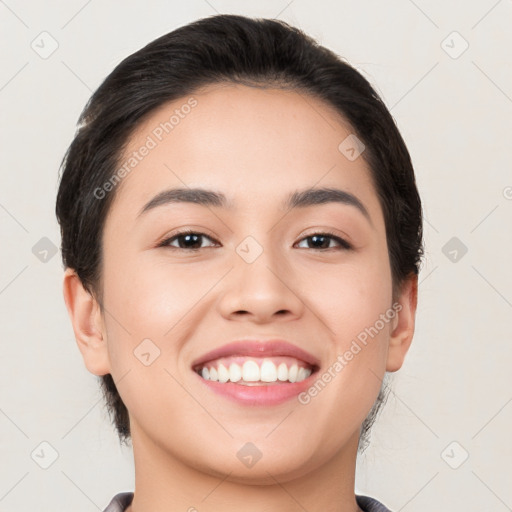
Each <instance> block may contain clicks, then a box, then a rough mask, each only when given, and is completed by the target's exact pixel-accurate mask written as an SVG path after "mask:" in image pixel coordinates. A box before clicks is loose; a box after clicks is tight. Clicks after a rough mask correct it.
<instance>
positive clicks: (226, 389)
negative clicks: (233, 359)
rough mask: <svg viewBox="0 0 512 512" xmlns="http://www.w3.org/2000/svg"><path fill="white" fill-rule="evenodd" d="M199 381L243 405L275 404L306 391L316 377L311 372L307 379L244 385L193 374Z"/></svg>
mask: <svg viewBox="0 0 512 512" xmlns="http://www.w3.org/2000/svg"><path fill="white" fill-rule="evenodd" d="M195 375H196V376H197V378H198V379H200V380H201V382H202V383H203V384H204V385H206V386H208V387H209V388H210V389H211V390H212V391H214V392H215V393H218V394H219V395H222V396H225V397H227V398H230V399H231V400H234V401H236V402H238V403H240V404H243V405H251V406H254V405H277V404H280V403H282V402H285V401H286V400H290V399H291V398H294V397H296V396H297V395H298V394H299V393H302V392H303V391H306V389H307V388H308V387H309V386H311V384H312V382H313V380H312V379H316V373H312V374H311V375H310V376H309V377H308V378H307V379H304V380H301V381H300V382H293V383H292V382H289V383H286V384H285V383H283V384H271V385H268V386H266V385H261V386H244V385H241V384H236V383H234V382H225V383H221V382H215V381H211V380H205V379H203V378H202V377H201V376H200V375H199V374H197V373H196V374H195Z"/></svg>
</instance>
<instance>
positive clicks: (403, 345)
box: [386, 274, 418, 372]
mask: <svg viewBox="0 0 512 512" xmlns="http://www.w3.org/2000/svg"><path fill="white" fill-rule="evenodd" d="M398 302H399V303H400V308H399V309H400V311H398V312H397V314H396V315H397V316H396V317H395V319H394V322H393V330H392V332H391V334H390V340H389V348H388V356H387V362H386V371H388V372H396V371H397V370H399V369H400V368H401V367H402V364H403V362H404V360H405V356H406V354H407V351H408V350H409V347H410V346H411V342H412V338H413V335H414V326H415V319H416V307H417V304H418V276H417V275H416V274H412V275H411V276H410V277H409V278H407V280H406V281H405V282H404V284H403V286H402V288H401V291H400V296H399V297H398ZM397 309H398V308H397Z"/></svg>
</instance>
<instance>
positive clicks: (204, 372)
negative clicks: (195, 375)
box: [201, 366, 210, 380]
mask: <svg viewBox="0 0 512 512" xmlns="http://www.w3.org/2000/svg"><path fill="white" fill-rule="evenodd" d="M201 375H202V377H203V379H206V380H208V378H209V377H210V372H209V371H208V368H206V366H205V367H204V368H203V369H202V370H201Z"/></svg>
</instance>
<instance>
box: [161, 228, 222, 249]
mask: <svg viewBox="0 0 512 512" xmlns="http://www.w3.org/2000/svg"><path fill="white" fill-rule="evenodd" d="M204 238H207V239H209V240H213V238H210V237H209V236H208V235H205V234H204V233H200V232H197V231H194V230H191V229H187V230H184V231H180V232H178V233H175V234H174V235H173V236H171V237H170V238H166V239H165V240H164V241H163V242H161V243H160V244H159V245H158V247H171V248H172V249H178V250H187V249H188V250H190V251H198V250H199V249H202V248H203V247H201V241H202V240H203V239H204ZM175 241H177V242H178V247H176V246H175V245H172V244H173V243H174V242H175ZM198 245H199V247H198ZM211 247H212V246H211Z"/></svg>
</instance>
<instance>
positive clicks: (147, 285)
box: [64, 84, 417, 512]
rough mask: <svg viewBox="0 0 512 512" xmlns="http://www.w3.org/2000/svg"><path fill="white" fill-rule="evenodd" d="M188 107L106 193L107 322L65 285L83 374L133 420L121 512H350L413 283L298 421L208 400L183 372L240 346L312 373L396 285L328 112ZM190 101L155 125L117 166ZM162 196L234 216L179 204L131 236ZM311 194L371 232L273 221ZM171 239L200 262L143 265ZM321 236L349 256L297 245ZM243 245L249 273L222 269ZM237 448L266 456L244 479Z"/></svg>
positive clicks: (205, 104)
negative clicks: (209, 203)
mask: <svg viewBox="0 0 512 512" xmlns="http://www.w3.org/2000/svg"><path fill="white" fill-rule="evenodd" d="M193 97H194V98H195V99H196V100H197V102H198V104H197V106H196V107H194V108H193V109H192V110H191V112H190V113H189V114H188V115H187V116H186V117H184V119H181V120H180V123H179V124H178V125H177V126H175V128H174V129H173V131H172V132H171V133H170V134H168V135H166V136H165V137H164V138H163V140H162V141H161V142H160V143H159V144H158V146H157V147H156V148H154V149H152V150H151V151H150V152H149V154H148V155H147V156H146V157H145V158H144V159H143V160H142V161H141V162H140V163H139V164H138V165H137V167H136V168H135V169H134V170H133V171H132V172H131V173H130V174H128V175H127V176H126V177H124V178H123V180H122V182H121V184H120V185H118V187H119V188H118V190H117V191H116V193H117V195H116V198H115V201H114V203H113V205H112V207H111V209H110V212H109V215H108V218H107V220H106V224H105V227H104V232H103V240H102V243H103V247H104V260H103V267H102V278H103V279H102V289H103V293H104V306H105V311H101V308H100V307H99V305H98V302H97V301H96V300H95V299H94V298H93V297H92V296H91V295H89V294H88V293H87V292H86V291H85V290H84V288H83V286H82V285H81V283H80V281H79V279H78V278H77V276H76V274H75V273H74V271H73V270H72V269H67V270H66V272H65V277H64V298H65V302H66V306H67V308H68V312H69V315H70V318H71V321H72V325H73V329H74V333H75V337H76V340H77V343H78V347H79V349H80V351H81V354H82V356H83V359H84V362H85V365H86V367H87V369H88V370H89V371H90V372H91V373H93V374H94V375H105V374H107V373H110V374H112V376H113V378H114V381H115V382H116V384H117V387H118V390H119V393H120V395H121V397H122V399H123V401H124V403H125V404H126V406H127V408H128V411H129V415H130V424H131V431H132V442H133V450H134V458H135V482H136V485H135V496H134V500H133V503H132V505H131V507H129V509H128V510H129V511H130V512H150V511H151V512H160V511H162V512H163V511H164V510H165V511H169V510H183V511H185V510H189V508H190V507H196V509H197V510H200V511H201V512H208V511H212V512H213V511H219V510H223V512H230V511H235V510H236V511H237V512H238V511H239V510H241V509H243V510H245V511H247V512H253V511H254V512H256V511H258V512H259V511H261V510H262V507H264V509H265V510H266V511H275V512H278V511H279V512H288V511H289V512H292V511H293V512H295V511H296V510H299V509H302V507H303V508H304V509H306V510H308V511H309V512H315V511H334V510H344V511H358V510H360V509H359V507H358V506H357V504H356V501H355V493H354V481H355V480H354V479H355V464H356V455H357V444H358V439H359V432H360V427H361V424H362V422H363V421H364V419H365V417H366V416H367V414H368V412H369V411H370V409H371V407H372V405H373V403H374V402H375V399H376V398H377V395H378V392H379V389H380V387H381V380H382V378H383V377H384V374H385V372H386V371H389V372H394V371H397V370H398V369H399V368H400V367H401V366H402V363H403V361H404V358H405V356H406V353H407V351H408V349H409V346H410V343H411V341H412V337H413V333H414V322H415V313H416V303H417V277H411V278H410V279H409V280H407V281H406V282H405V283H404V286H403V287H402V290H401V292H400V295H399V297H397V301H398V302H399V303H400V305H401V308H402V309H401V310H400V312H399V313H398V314H397V315H396V316H395V318H394V319H393V320H392V321H390V322H388V323H387V324H386V325H385V327H384V328H383V329H381V330H380V331H379V333H378V335H376V336H375V337H373V339H370V341H369V343H368V344H367V345H366V346H365V347H364V348H363V349H362V350H361V351H360V352H359V353H358V354H357V355H355V356H354V358H353V359H352V360H351V361H350V362H349V363H348V364H347V365H346V366H345V367H344V368H343V370H342V371H341V372H339V373H338V374H336V377H335V378H333V379H332V380H331V382H330V383H329V384H328V385H327V386H325V388H324V389H323V390H322V391H321V392H320V393H319V394H318V395H317V396H316V397H314V398H312V399H311V401H310V402H309V403H308V404H307V405H302V404H300V403H298V401H297V400H296V399H292V400H288V401H286V402H284V403H283V404H279V405H273V406H268V407H261V406H260V407H249V406H246V405H241V404H237V403H235V402H232V401H230V400H228V399H227V398H224V397H222V396H219V395H217V394H214V393H213V392H212V391H210V390H209V389H208V388H207V387H206V386H205V385H204V384H203V383H202V382H201V381H200V379H198V378H197V375H194V374H193V372H192V370H191V363H192V361H193V360H194V359H196V358H197V357H199V356H201V355H202V354H204V353H206V352H208V351H210V350H212V349H213V348H217V347H219V346H222V345H224V344H225V343H227V342H230V341H233V340H235V339H240V338H243V337H255V338H259V339H263V340H265V339H270V338H273V337H279V338H284V339H286V340H288V341H290V342H292V343H294V344H296V345H297V346H299V347H301V348H303V349H305V350H307V351H309V352H311V353H312V354H314V355H315V356H316V357H318V358H319V359H320V361H321V369H320V373H321V372H322V368H324V369H326V368H327V367H329V366H330V365H332V364H333V363H334V362H335V361H336V357H337V356H338V354H343V353H344V352H345V351H346V350H348V348H349V347H350V345H351V342H352V340H354V339H355V338H356V337H357V335H358V334H359V333H360V332H361V331H363V330H364V329H365V328H366V327H369V326H372V325H374V324H375V322H376V320H377V319H378V318H379V315H380V314H382V313H385V312H386V311H387V310H389V308H391V306H392V303H393V302H392V295H391V291H392V288H391V285H392V281H391V271H390V264H389V258H388V249H387V241H386V234H385V225H384V217H383V214H382V210H381V208H380V205H379V202H378V199H377V194H376V191H375V188H374V186H373V183H372V181H371V176H370V172H369V169H368V167H367V164H366V163H365V161H364V160H363V158H362V157H360V158H357V159H356V160H354V161H350V160H348V159H347V158H346V157H345V156H344V155H343V154H342V153H341V152H340V151H339V150H338V145H339V144H340V142H341V141H343V140H344V139H345V138H346V137H347V136H348V135H349V134H350V133H351V132H352V130H351V129H350V126H349V125H348V123H346V122H345V121H344V120H343V119H342V118H341V117H340V116H339V115H338V114H337V113H336V112H335V111H334V110H333V109H332V108H331V107H330V106H328V105H327V104H325V103H323V102H322V101H321V100H318V99H315V98H312V97H310V96H305V95H304V94H302V93H300V94H299V93H298V92H295V91H283V90H279V89H272V88H267V89H264V90H262V89H258V88H253V87H247V86H242V85H231V84H222V85H219V84H217V85H215V86H209V87H207V88H204V89H203V90H201V91H199V92H197V93H195V94H193ZM187 99H188V97H187V98H183V99H182V100H179V101H175V102H173V103H169V104H166V105H164V106H162V107H161V108H160V109H159V110H158V111H155V112H154V113H153V114H152V115H151V116H150V117H149V118H148V119H147V120H146V121H145V122H144V123H143V124H141V125H140V126H139V127H138V129H137V130H136V132H135V133H134V134H133V136H132V138H131V140H130V144H129V146H128V147H127V149H126V154H127V155H128V154H129V153H130V152H131V151H134V150H137V149H138V148H140V147H141V145H143V144H144V142H145V141H146V138H147V136H148V135H150V134H151V133H152V130H154V129H155V127H156V126H158V125H159V123H160V122H162V121H165V120H167V119H169V117H170V115H171V114H172V112H173V111H174V109H176V108H179V107H180V106H181V105H183V104H184V103H185V102H186V101H187ZM176 186H187V187H204V188H208V189H213V190H216V191H220V192H223V193H224V194H225V195H226V196H227V197H228V199H229V200H231V201H232V202H233V204H234V207H233V211H229V210H225V209H222V208H217V207H205V206H201V205H197V204H191V203H182V204H176V203H175V204H167V205H165V206H161V207H158V208H155V209H153V210H151V211H149V212H147V213H145V214H144V215H142V216H141V217H140V218H137V214H138V213H139V211H140V210H141V208H142V207H143V205H144V204H145V203H146V202H147V201H149V200H150V199H151V198H152V197H153V196H155V195H156V194H157V193H158V192H160V191H162V190H165V189H167V188H172V187H176ZM323 186H325V187H335V188H340V189H343V190H346V191H349V192H351V193H352V194H354V195H356V196H357V197H358V198H359V199H360V201H361V202H362V203H363V204H364V205H365V207H366V209H367V210H368V212H369V214H370V218H371V223H370V222H369V221H368V220H367V219H366V218H365V217H364V216H363V215H362V214H361V213H360V212H359V211H358V210H357V209H356V208H354V207H353V206H350V205H344V204H338V203H330V204H322V205H314V206H310V207H307V208H304V209H296V210H290V211H288V212H286V211H284V210H283V209H280V208H279V204H280V202H281V201H283V199H284V198H285V197H287V196H288V194H290V193H291V192H294V191H295V190H299V189H303V188H307V187H323ZM177 228H193V229H194V230H195V232H199V233H205V234H206V237H203V239H202V241H199V242H198V245H197V246H199V247H202V248H200V249H199V250H197V251H195V252H194V251H192V250H190V249H182V250H181V251H179V250H177V249H176V248H177V247H179V240H176V239H175V241H174V242H172V245H174V246H175V248H174V249H173V248H172V247H157V245H158V242H161V241H163V240H164V239H165V238H168V237H169V236H171V235H172V234H173V233H174V232H175V231H176V230H177ZM325 230H329V231H331V230H333V231H335V233H336V235H337V236H340V237H341V238H344V239H346V240H347V241H349V242H350V243H351V244H353V246H354V249H353V250H346V249H343V248H340V246H339V244H338V243H337V242H336V240H335V239H330V238H328V239H327V240H326V241H325V244H326V245H325V247H330V248H329V249H323V250H322V249H317V248H315V246H314V244H312V243H308V240H310V239H308V238H307V237H308V236H312V235H314V234H316V233H322V232H325ZM247 236H252V237H253V238H254V239H255V240H256V241H257V242H258V243H259V245H260V246H261V248H262V249H263V252H262V254H261V255H260V256H259V257H258V258H257V259H256V260H255V261H254V262H252V263H250V264H249V263H247V262H246V261H245V260H244V259H242V258H241V257H240V256H239V255H238V253H237V252H236V248H237V247H238V245H239V244H240V243H241V242H242V241H243V240H244V239H245V238H246V237H247ZM208 237H210V238H208ZM182 240H183V239H182ZM182 247H186V245H183V244H182ZM187 251H188V252H187ZM146 338H149V339H151V340H152V342H153V343H154V344H155V345H156V346H157V347H158V349H159V350H160V356H159V357H158V358H157V359H156V360H155V361H154V362H153V363H152V364H150V365H149V366H146V365H144V364H142V363H141V362H140V361H139V360H138V359H137V358H136V357H134V353H133V351H134V350H135V349H136V347H137V346H138V345H139V344H140V343H141V341H142V340H143V339H146ZM248 441H250V442H252V443H253V444H254V445H256V446H257V447H258V449H259V450H260V452H261V453H262V458H261V459H260V460H259V461H258V462H257V463H256V464H255V465H254V466H252V467H251V468H248V467H246V466H245V465H244V464H242V463H241V462H240V460H239V459H238V457H237V456H236V454H237V452H238V450H239V449H240V448H241V447H242V446H243V445H245V443H246V442H248ZM190 510H192V509H190Z"/></svg>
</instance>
